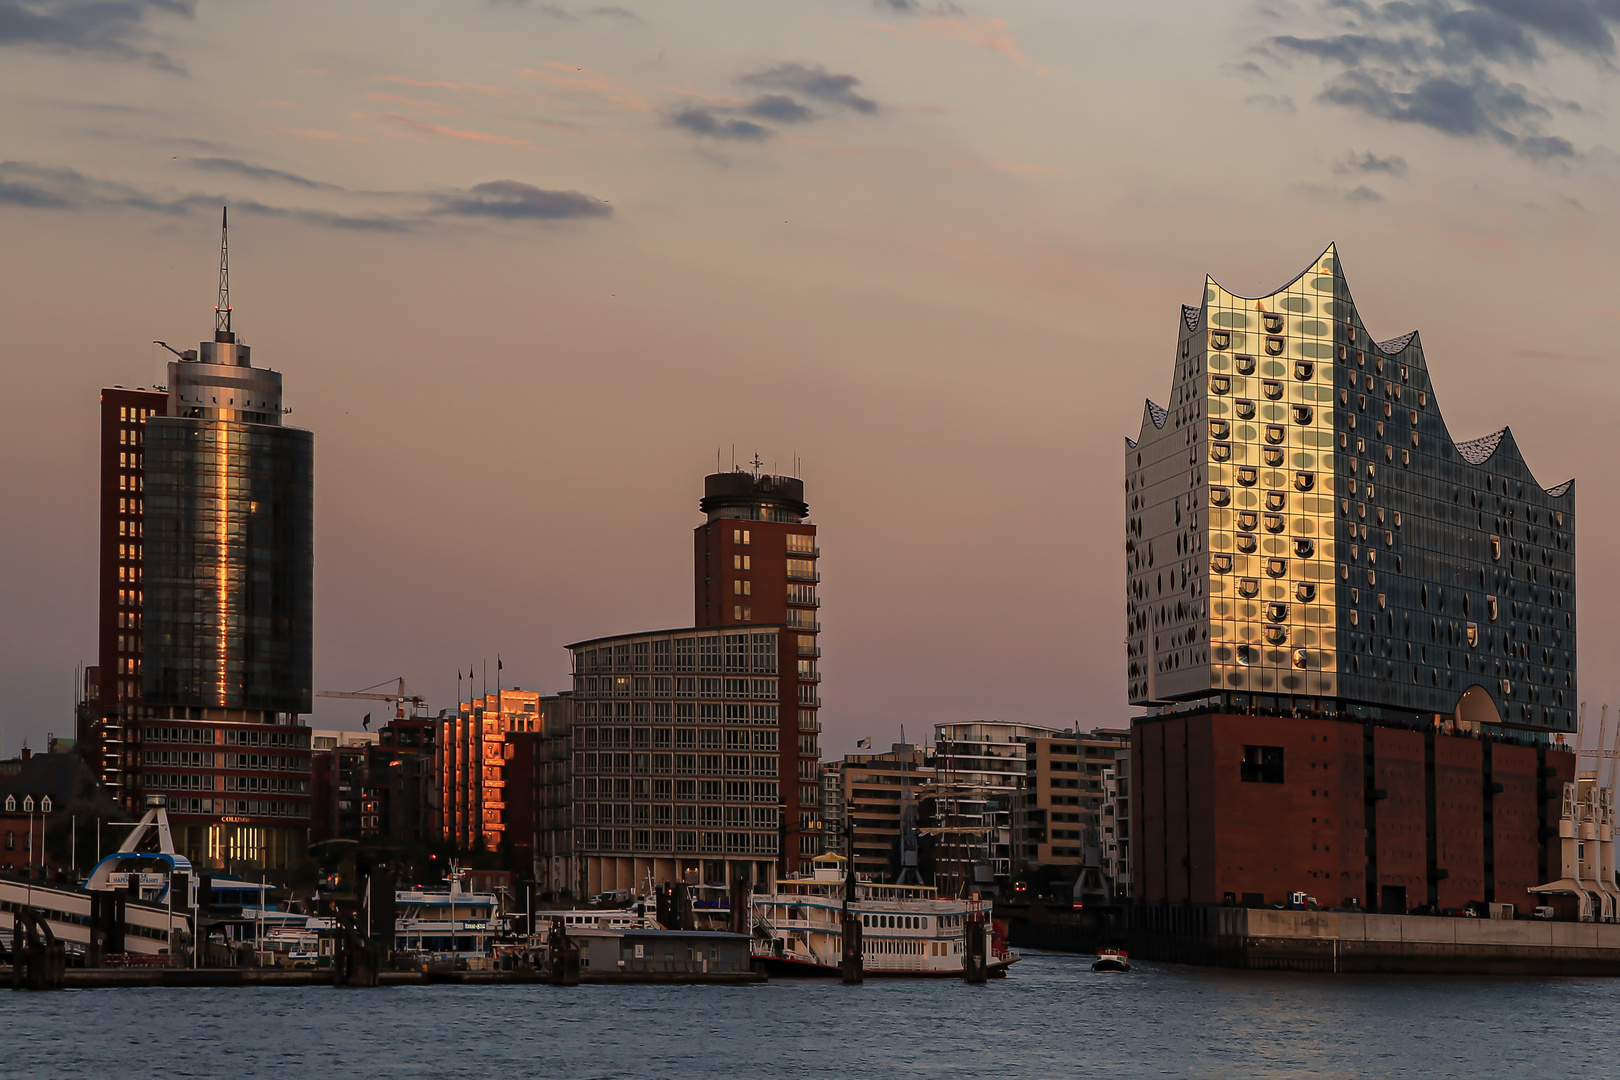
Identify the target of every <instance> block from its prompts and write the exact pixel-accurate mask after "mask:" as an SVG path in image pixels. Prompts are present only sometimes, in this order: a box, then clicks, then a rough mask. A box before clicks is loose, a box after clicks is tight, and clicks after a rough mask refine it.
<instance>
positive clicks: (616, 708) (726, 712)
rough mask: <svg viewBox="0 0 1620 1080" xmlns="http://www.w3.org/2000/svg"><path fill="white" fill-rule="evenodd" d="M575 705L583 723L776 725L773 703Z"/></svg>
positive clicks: (683, 702) (607, 703) (588, 703)
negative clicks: (613, 721) (631, 721)
mask: <svg viewBox="0 0 1620 1080" xmlns="http://www.w3.org/2000/svg"><path fill="white" fill-rule="evenodd" d="M577 707H578V708H579V710H580V713H579V716H580V721H581V723H583V724H590V723H591V722H592V721H595V720H601V721H603V722H604V723H605V722H608V721H611V720H618V721H619V722H620V723H623V722H625V721H628V720H633V721H639V722H643V723H645V722H648V721H651V722H653V723H666V724H667V723H669V722H671V721H672V720H673V721H676V722H679V723H683V724H690V723H693V722H701V723H705V724H718V723H721V722H722V721H723V722H725V723H727V724H749V723H753V724H771V725H773V726H774V725H775V724H776V708H777V707H776V706H775V705H735V704H723V703H721V702H718V701H706V702H685V701H680V702H674V703H669V702H661V701H653V702H641V701H636V702H631V701H618V702H607V701H604V702H601V703H600V707H599V706H598V703H597V702H594V701H586V702H583V703H581V704H580V705H579V706H577ZM810 718H811V719H812V720H813V719H814V718H815V714H814V713H811V714H810ZM799 719H800V721H801V724H800V726H801V727H802V726H803V723H802V721H803V720H804V719H805V717H804V715H803V711H801V714H800V717H799Z"/></svg>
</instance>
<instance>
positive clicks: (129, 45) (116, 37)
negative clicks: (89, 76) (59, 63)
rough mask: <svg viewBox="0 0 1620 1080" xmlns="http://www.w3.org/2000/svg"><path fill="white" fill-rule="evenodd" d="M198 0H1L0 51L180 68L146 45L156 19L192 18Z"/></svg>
mask: <svg viewBox="0 0 1620 1080" xmlns="http://www.w3.org/2000/svg"><path fill="white" fill-rule="evenodd" d="M195 11H196V0H0V47H8V46H9V47H15V48H25V49H40V50H44V51H49V52H60V53H70V54H78V55H83V56H92V57H96V58H99V59H104V60H126V61H139V62H143V63H147V64H150V65H152V66H153V67H156V68H162V69H164V70H166V71H173V72H176V73H179V72H181V71H182V70H183V69H182V68H181V66H180V64H179V63H178V62H177V61H175V60H174V59H172V58H171V57H169V56H167V55H166V54H164V53H162V52H158V51H156V50H154V49H149V48H146V47H145V46H144V43H145V42H146V40H147V38H148V37H150V36H151V29H150V26H149V21H150V20H151V18H152V17H154V16H159V15H170V16H179V17H182V18H188V19H189V18H191V17H192V15H193V14H194V13H195Z"/></svg>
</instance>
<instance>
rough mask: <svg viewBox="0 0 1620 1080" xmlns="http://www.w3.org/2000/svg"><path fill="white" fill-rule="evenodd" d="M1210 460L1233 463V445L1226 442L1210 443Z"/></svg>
mask: <svg viewBox="0 0 1620 1080" xmlns="http://www.w3.org/2000/svg"><path fill="white" fill-rule="evenodd" d="M1209 459H1210V460H1211V461H1231V460H1232V444H1231V443H1224V442H1212V443H1210V444H1209Z"/></svg>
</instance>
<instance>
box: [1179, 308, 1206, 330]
mask: <svg viewBox="0 0 1620 1080" xmlns="http://www.w3.org/2000/svg"><path fill="white" fill-rule="evenodd" d="M1203 318H1204V309H1203V308H1201V307H1193V306H1192V305H1191V304H1182V305H1181V321H1182V322H1184V323H1186V324H1187V333H1189V334H1196V333H1198V324H1199V323H1200V322H1202V321H1203Z"/></svg>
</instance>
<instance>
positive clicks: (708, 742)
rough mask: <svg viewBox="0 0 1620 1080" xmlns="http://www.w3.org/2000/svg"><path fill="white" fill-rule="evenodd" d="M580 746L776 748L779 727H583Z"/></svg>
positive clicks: (587, 747) (715, 748)
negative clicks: (776, 728) (754, 729)
mask: <svg viewBox="0 0 1620 1080" xmlns="http://www.w3.org/2000/svg"><path fill="white" fill-rule="evenodd" d="M580 736H581V738H580V746H581V747H583V748H585V749H587V750H590V749H595V748H596V747H597V746H598V745H601V746H602V748H603V749H607V748H608V747H610V746H612V747H625V748H628V749H643V748H654V749H656V748H658V747H669V746H676V747H690V748H697V747H700V746H701V747H703V748H705V749H713V750H718V749H720V748H721V746H722V745H723V746H724V747H725V748H726V749H727V750H748V749H753V750H768V751H771V752H773V753H774V752H775V750H776V730H775V729H774V728H771V729H764V730H759V731H748V730H736V729H725V730H721V729H696V728H677V729H675V730H673V731H672V730H671V729H669V728H589V727H588V728H581V729H580Z"/></svg>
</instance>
